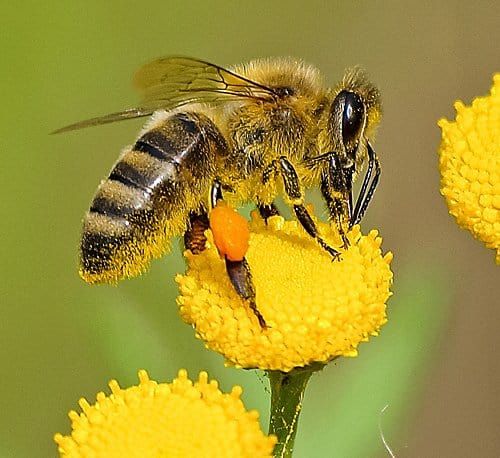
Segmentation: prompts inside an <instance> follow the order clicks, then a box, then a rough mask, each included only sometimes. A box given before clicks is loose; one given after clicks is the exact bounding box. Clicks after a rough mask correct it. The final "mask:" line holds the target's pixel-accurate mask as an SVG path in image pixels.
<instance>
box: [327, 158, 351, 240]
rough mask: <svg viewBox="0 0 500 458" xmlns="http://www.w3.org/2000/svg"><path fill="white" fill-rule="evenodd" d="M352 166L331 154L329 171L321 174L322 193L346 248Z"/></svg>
mask: <svg viewBox="0 0 500 458" xmlns="http://www.w3.org/2000/svg"><path fill="white" fill-rule="evenodd" d="M351 190H352V167H347V168H345V167H342V166H341V164H340V161H339V160H338V158H337V157H335V156H333V155H332V156H330V158H329V164H328V172H324V173H323V174H322V176H321V194H322V195H323V198H324V199H325V202H326V205H327V207H328V210H329V213H330V218H331V219H332V220H333V221H335V224H336V225H337V229H338V231H339V234H340V237H341V238H342V242H343V244H344V248H346V247H348V246H349V240H348V238H347V236H346V233H345V229H344V228H346V226H347V224H348V223H349V221H350V212H351V208H352V205H351V200H352V198H351V194H352V193H351Z"/></svg>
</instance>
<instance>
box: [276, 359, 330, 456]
mask: <svg viewBox="0 0 500 458" xmlns="http://www.w3.org/2000/svg"><path fill="white" fill-rule="evenodd" d="M321 368H323V365H322V364H321V365H314V366H308V367H304V368H300V369H294V370H293V371H291V372H288V373H285V372H281V371H267V375H268V377H269V384H270V386H271V416H270V419H269V434H274V435H275V436H276V437H277V438H278V443H277V444H276V446H275V448H274V456H275V458H288V457H291V456H292V453H293V444H294V442H295V435H296V434H297V425H298V423H299V416H300V411H301V409H302V399H303V397H304V391H305V389H306V386H307V382H308V381H309V379H310V378H311V375H312V374H313V372H315V371H317V370H318V369H321Z"/></svg>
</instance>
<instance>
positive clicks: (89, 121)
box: [51, 107, 155, 134]
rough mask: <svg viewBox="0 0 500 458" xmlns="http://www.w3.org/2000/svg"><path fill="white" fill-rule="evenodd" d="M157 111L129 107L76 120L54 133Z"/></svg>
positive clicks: (149, 108)
mask: <svg viewBox="0 0 500 458" xmlns="http://www.w3.org/2000/svg"><path fill="white" fill-rule="evenodd" d="M154 111H155V109H154V108H152V107H142V108H129V109H128V110H124V111H117V112H116V113H110V114H107V115H104V116H98V117H97V118H91V119H86V120H85V121H79V122H75V123H74V124H70V125H69V126H64V127H61V128H60V129H57V130H54V131H53V132H51V133H52V134H60V133H62V132H69V131H71V130H77V129H83V128H85V127H91V126H99V125H101V124H108V123H110V122H115V121H123V120H124V119H134V118H142V117H144V116H149V115H151V114H152V113H153V112H154Z"/></svg>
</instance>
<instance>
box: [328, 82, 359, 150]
mask: <svg viewBox="0 0 500 458" xmlns="http://www.w3.org/2000/svg"><path fill="white" fill-rule="evenodd" d="M334 107H335V111H336V112H337V113H338V115H340V114H341V116H342V123H341V126H342V142H343V143H344V146H345V147H346V148H347V149H348V150H351V149H352V148H354V147H355V146H356V144H357V142H358V139H359V136H360V134H361V131H362V129H363V125H364V122H365V106H364V103H363V100H362V99H361V97H360V96H359V95H358V94H356V93H354V92H349V91H341V92H340V93H339V94H338V95H337V97H336V98H335V102H334Z"/></svg>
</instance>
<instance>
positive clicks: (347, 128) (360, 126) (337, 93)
mask: <svg viewBox="0 0 500 458" xmlns="http://www.w3.org/2000/svg"><path fill="white" fill-rule="evenodd" d="M380 113H381V107H380V95H379V92H378V90H377V89H376V88H375V86H373V85H372V84H371V83H370V82H369V81H368V80H367V78H366V76H365V74H364V73H363V72H362V71H361V70H360V69H357V68H356V69H351V70H348V71H347V72H346V74H345V75H344V78H343V79H342V81H341V82H340V84H339V85H338V87H337V88H336V89H334V90H333V91H332V102H331V104H330V110H329V112H328V114H327V116H328V119H327V120H326V123H327V128H326V131H327V132H328V135H329V137H330V138H329V140H330V143H331V148H332V151H336V152H338V153H340V154H342V155H345V156H346V157H347V158H349V159H351V160H353V161H359V160H362V157H359V156H362V154H358V152H359V150H360V149H361V150H362V151H365V150H366V140H369V139H371V137H372V136H373V135H374V130H375V127H376V126H377V125H378V123H379V121H380ZM363 139H364V140H365V141H363Z"/></svg>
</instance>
